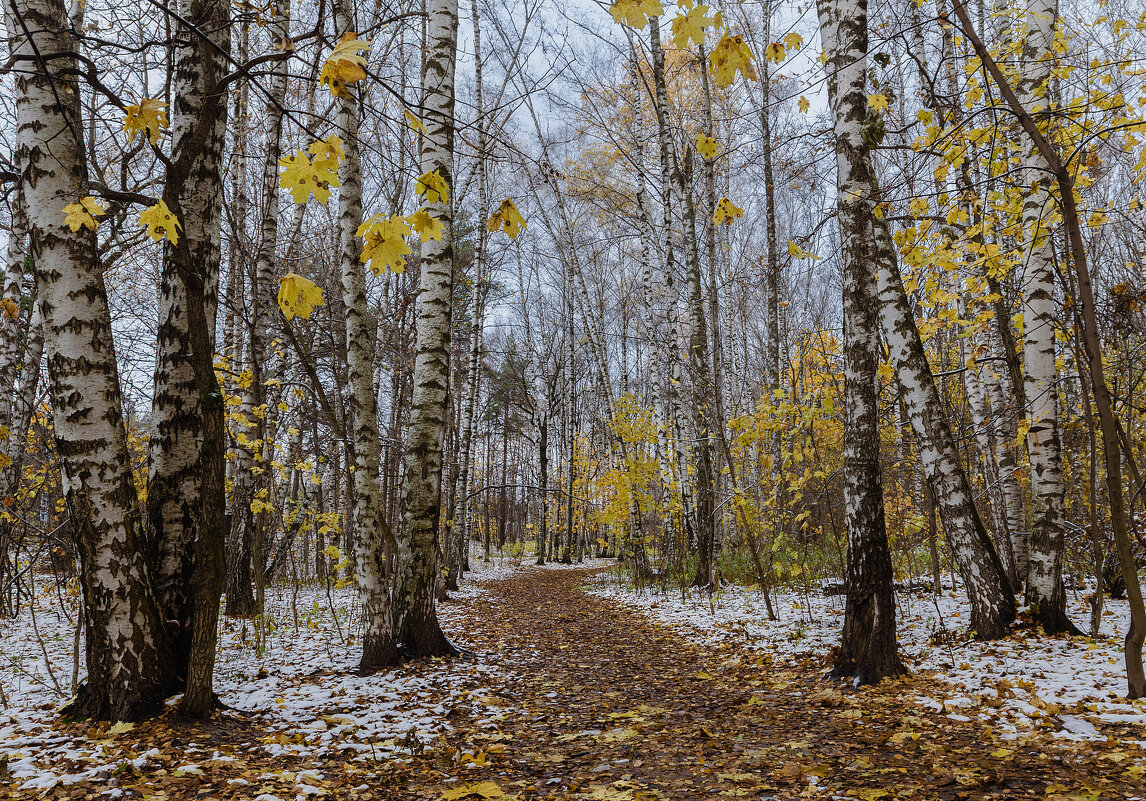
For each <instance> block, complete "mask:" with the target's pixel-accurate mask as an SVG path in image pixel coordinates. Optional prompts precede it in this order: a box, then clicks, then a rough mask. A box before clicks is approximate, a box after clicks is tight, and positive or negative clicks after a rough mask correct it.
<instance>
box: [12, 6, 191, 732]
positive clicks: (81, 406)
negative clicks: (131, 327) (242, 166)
mask: <svg viewBox="0 0 1146 801" xmlns="http://www.w3.org/2000/svg"><path fill="white" fill-rule="evenodd" d="M6 21H7V23H8V28H9V33H10V38H11V39H12V41H13V43H14V44H15V47H14V48H13V50H12V58H13V59H14V61H15V63H16V64H18V65H19V67H20V69H18V71H17V77H16V89H17V98H16V123H17V150H18V153H19V156H18V159H17V163H18V164H20V165H21V169H22V174H21V181H22V184H23V187H24V193H25V201H26V203H27V209H28V217H29V220H30V221H31V225H30V229H29V230H30V236H31V242H30V247H29V254H30V256H31V258H32V260H33V263H34V265H35V275H36V292H37V299H38V303H39V306H40V311H41V314H42V315H43V319H44V343H45V351H46V353H47V364H48V379H49V395H50V398H51V403H52V410H53V417H54V422H55V436H56V445H57V449H58V452H59V454H60V468H61V479H62V485H63V491H64V496H65V498H66V500H67V504H68V511H69V514H70V517H71V522H72V529H73V536H74V538H75V543H76V549H77V552H78V553H79V578H80V586H81V588H82V591H83V596H84V635H85V657H86V664H87V671H88V675H87V679H86V680H85V681H84V683H83V684H82V685H81V686H80V689H79V693H78V695H77V697H76V698H75V699H74V701H72V703H71V704H70V711H71V713H72V714H76V715H86V716H90V717H95V718H101V719H117V720H137V719H140V718H143V717H146V716H148V715H152V714H155V713H156V712H158V711H160V710H161V709H162V706H163V699H164V697H165V696H166V695H167V694H168V692H169V691H170V690H172V689H173V671H172V670H171V652H170V647H169V643H168V639H167V635H166V631H165V629H164V626H163V620H162V617H161V615H160V611H159V606H158V604H157V603H156V600H155V597H154V595H153V592H152V589H151V577H150V575H149V573H148V566H147V563H146V560H145V558H144V548H143V544H144V535H143V521H142V518H141V515H140V511H139V503H138V499H137V497H136V492H135V485H134V483H133V481H132V475H131V464H130V460H129V456H128V451H127V437H126V433H125V430H124V424H123V417H122V412H121V395H120V389H119V375H118V367H117V365H116V360H115V348H114V344H113V341H112V336H111V315H110V311H109V309H108V305H107V293H106V290H105V288H104V283H103V276H102V272H101V269H100V263H99V259H98V257H97V254H96V237H95V233H94V232H92V231H88V230H87V229H86V228H81V229H80V230H79V231H74V232H73V231H71V230H70V229H69V227H68V226H67V225H65V224H64V216H63V213H62V209H63V208H64V206H66V205H67V204H69V203H73V202H76V201H77V200H79V198H81V197H85V196H86V195H87V194H88V175H87V166H86V163H85V161H84V156H83V152H84V149H83V142H82V140H81V131H82V120H81V119H80V113H79V99H80V92H79V86H78V84H77V82H76V78H75V76H76V74H77V64H76V60H75V56H74V53H75V41H74V39H73V38H72V35H71V33H70V31H69V29H68V24H67V16H66V13H65V9H64V6H63V3H62V2H60V0H15V2H13V3H12V4H11V5H10V6H9V7H8V9H7V10H6ZM38 53H52V54H58V56H57V57H55V58H52V59H50V60H47V61H44V60H41V59H40V58H39V57H38V56H37V55H36V54H38Z"/></svg>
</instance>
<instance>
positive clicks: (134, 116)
mask: <svg viewBox="0 0 1146 801" xmlns="http://www.w3.org/2000/svg"><path fill="white" fill-rule="evenodd" d="M123 110H124V113H125V114H126V116H125V117H124V118H123V130H125V131H127V141H128V142H134V141H135V137H137V136H139V135H140V134H146V135H147V139H148V141H149V142H151V144H153V145H154V144H155V143H156V142H158V141H159V135H160V133H161V132H162V131H163V129H164V128H166V127H167V124H168V123H167V104H166V103H164V102H163V101H162V100H159V99H158V98H150V97H145V98H143V99H142V100H140V101H139V102H138V103H136V104H134V105H129V106H124V107H123Z"/></svg>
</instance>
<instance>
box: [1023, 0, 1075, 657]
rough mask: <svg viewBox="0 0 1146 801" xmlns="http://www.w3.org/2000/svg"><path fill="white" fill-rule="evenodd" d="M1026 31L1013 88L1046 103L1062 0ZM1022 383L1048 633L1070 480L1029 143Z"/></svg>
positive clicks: (1056, 610)
mask: <svg viewBox="0 0 1146 801" xmlns="http://www.w3.org/2000/svg"><path fill="white" fill-rule="evenodd" d="M1026 21H1027V25H1028V26H1029V30H1028V33H1027V36H1026V38H1025V39H1024V41H1023V62H1022V70H1021V75H1022V77H1021V79H1020V80H1019V82H1018V85H1017V86H1016V94H1017V95H1018V97H1019V100H1020V102H1021V103H1022V104H1023V105H1024V106H1026V107H1027V108H1034V107H1035V106H1036V105H1040V104H1041V105H1046V103H1047V92H1048V90H1049V81H1050V77H1051V68H1052V66H1053V64H1054V57H1053V46H1054V35H1055V34H1054V31H1055V26H1056V23H1057V21H1058V0H1029V2H1028V3H1027V14H1026ZM1023 167H1024V183H1027V184H1028V185H1029V187H1030V189H1029V191H1028V192H1027V194H1026V196H1025V197H1024V198H1023V234H1024V236H1025V237H1026V253H1025V258H1024V260H1023V281H1022V301H1023V306H1022V310H1023V367H1024V374H1023V383H1024V386H1025V390H1026V396H1027V403H1028V409H1029V412H1028V416H1029V421H1030V428H1029V429H1028V430H1027V451H1028V453H1029V455H1030V460H1031V485H1032V492H1031V507H1032V508H1031V536H1030V553H1029V556H1028V563H1027V571H1026V574H1027V576H1026V578H1027V593H1026V602H1027V604H1028V605H1029V606H1030V607H1031V610H1032V611H1033V612H1034V614H1035V616H1036V617H1037V618H1038V620H1039V622H1040V623H1042V625H1043V628H1045V629H1046V631H1047V633H1048V634H1057V633H1058V632H1061V631H1070V630H1072V629H1073V628H1074V627H1073V625H1072V624H1071V622H1070V620H1068V619H1067V616H1066V590H1065V589H1064V587H1063V583H1062V554H1063V546H1064V528H1063V526H1064V522H1065V520H1066V506H1065V485H1064V484H1063V477H1062V437H1061V434H1060V431H1059V411H1058V366H1057V364H1056V363H1055V323H1056V321H1055V316H1056V314H1057V313H1058V305H1057V304H1056V303H1055V299H1054V280H1055V255H1054V242H1053V237H1052V233H1053V232H1052V231H1051V230H1049V229H1048V222H1049V220H1050V218H1051V217H1052V216H1053V214H1054V200H1053V198H1052V197H1051V192H1050V188H1051V185H1052V184H1053V181H1054V179H1053V177H1052V176H1051V174H1050V173H1049V172H1048V170H1047V163H1046V160H1045V159H1044V158H1043V157H1042V155H1041V154H1040V153H1039V151H1038V148H1037V147H1035V146H1034V145H1033V144H1032V143H1028V146H1027V151H1026V154H1025V155H1024V158H1023Z"/></svg>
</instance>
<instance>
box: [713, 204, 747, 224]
mask: <svg viewBox="0 0 1146 801" xmlns="http://www.w3.org/2000/svg"><path fill="white" fill-rule="evenodd" d="M743 216H744V209H742V208H740V207H739V206H737V205H736V204H735V203H733V202H732V201H731V200H729V199H728V198H726V197H722V198H721V199H720V200H718V201H717V202H716V210H715V211H714V212H713V214H712V221H713V222H714V223H716V224H717V225H732V221H733V220H735V219H737V218H739V217H743Z"/></svg>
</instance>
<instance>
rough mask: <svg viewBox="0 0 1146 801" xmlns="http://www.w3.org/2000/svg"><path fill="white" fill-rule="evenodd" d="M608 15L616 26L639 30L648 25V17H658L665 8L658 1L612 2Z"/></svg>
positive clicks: (618, 0) (617, 0)
mask: <svg viewBox="0 0 1146 801" xmlns="http://www.w3.org/2000/svg"><path fill="white" fill-rule="evenodd" d="M609 13H610V14H612V15H613V21H614V22H616V23H617V24H618V25H628V26H629V27H630V28H636V29H638V30H640V29H641V28H644V27H645V26H646V25H648V24H649V17H659V16H660V15H661V14H663V13H665V8H664V6H662V5H661V2H660V0H614V2H613V4H612V5H611V6H609Z"/></svg>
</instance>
